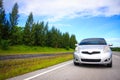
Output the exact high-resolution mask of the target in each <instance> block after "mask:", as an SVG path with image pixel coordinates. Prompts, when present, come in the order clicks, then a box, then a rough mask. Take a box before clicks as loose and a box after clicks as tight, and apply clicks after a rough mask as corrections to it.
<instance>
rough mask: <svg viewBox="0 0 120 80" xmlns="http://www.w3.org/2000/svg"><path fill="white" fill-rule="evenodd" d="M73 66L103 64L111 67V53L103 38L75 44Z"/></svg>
mask: <svg viewBox="0 0 120 80" xmlns="http://www.w3.org/2000/svg"><path fill="white" fill-rule="evenodd" d="M73 57H74V60H73V62H74V64H75V65H77V64H105V65H107V67H112V51H111V49H110V47H109V45H107V43H106V41H105V39H104V38H87V39H84V40H82V41H81V42H80V43H79V44H76V48H75V52H74V54H73Z"/></svg>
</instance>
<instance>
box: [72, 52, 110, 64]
mask: <svg viewBox="0 0 120 80" xmlns="http://www.w3.org/2000/svg"><path fill="white" fill-rule="evenodd" d="M73 57H74V62H76V63H83V64H109V63H110V62H111V61H112V52H109V53H102V52H101V53H100V54H92V55H89V54H82V53H80V52H79V53H78V52H74V54H73Z"/></svg>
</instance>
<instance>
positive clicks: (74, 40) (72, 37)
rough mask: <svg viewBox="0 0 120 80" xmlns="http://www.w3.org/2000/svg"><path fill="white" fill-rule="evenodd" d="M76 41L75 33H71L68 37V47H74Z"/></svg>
mask: <svg viewBox="0 0 120 80" xmlns="http://www.w3.org/2000/svg"><path fill="white" fill-rule="evenodd" d="M76 43H77V40H76V37H75V35H71V37H70V48H72V49H74V48H75V44H76Z"/></svg>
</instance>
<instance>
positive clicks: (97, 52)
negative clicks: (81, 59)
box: [82, 51, 100, 54]
mask: <svg viewBox="0 0 120 80" xmlns="http://www.w3.org/2000/svg"><path fill="white" fill-rule="evenodd" d="M82 53H83V54H99V53H100V51H93V52H88V51H82Z"/></svg>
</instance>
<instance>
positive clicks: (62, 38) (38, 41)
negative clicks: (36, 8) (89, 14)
mask: <svg viewBox="0 0 120 80" xmlns="http://www.w3.org/2000/svg"><path fill="white" fill-rule="evenodd" d="M7 16H8V15H7ZM19 17H20V16H19V14H18V4H17V3H15V4H14V6H13V8H12V11H11V12H10V13H9V17H6V13H5V9H4V7H3V1H2V0H0V45H1V46H3V48H4V47H6V46H8V45H23V44H24V45H28V46H42V47H45V46H47V47H53V48H66V49H69V48H74V47H75V46H74V44H75V43H77V41H76V37H75V35H73V34H72V35H70V34H69V33H68V32H65V33H62V32H61V31H60V30H58V29H57V28H55V27H52V28H51V29H49V28H48V27H49V26H48V22H47V23H45V22H44V21H42V22H37V23H35V22H34V18H33V14H32V12H31V13H30V14H29V16H28V18H27V21H26V23H25V27H19V26H18V19H19Z"/></svg>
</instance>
